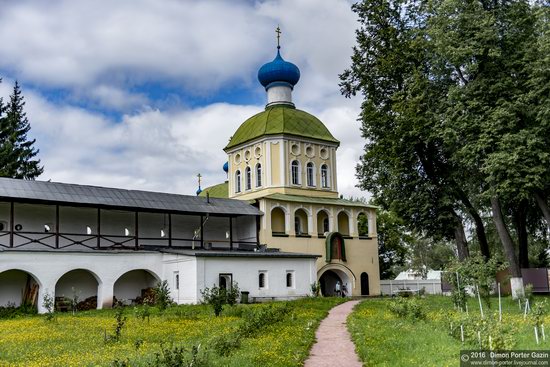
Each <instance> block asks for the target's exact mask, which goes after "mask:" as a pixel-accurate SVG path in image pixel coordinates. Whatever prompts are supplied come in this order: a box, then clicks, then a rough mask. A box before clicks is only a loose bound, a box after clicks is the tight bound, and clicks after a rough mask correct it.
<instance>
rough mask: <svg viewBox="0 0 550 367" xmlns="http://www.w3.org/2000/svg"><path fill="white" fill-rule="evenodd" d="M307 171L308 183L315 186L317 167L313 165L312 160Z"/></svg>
mask: <svg viewBox="0 0 550 367" xmlns="http://www.w3.org/2000/svg"><path fill="white" fill-rule="evenodd" d="M306 172H307V185H308V186H310V187H313V186H315V167H314V166H313V163H312V162H309V163H308V164H307V168H306Z"/></svg>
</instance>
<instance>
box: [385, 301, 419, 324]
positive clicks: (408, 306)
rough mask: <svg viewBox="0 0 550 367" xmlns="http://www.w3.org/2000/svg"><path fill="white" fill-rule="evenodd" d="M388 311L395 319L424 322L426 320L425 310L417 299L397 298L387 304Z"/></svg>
mask: <svg viewBox="0 0 550 367" xmlns="http://www.w3.org/2000/svg"><path fill="white" fill-rule="evenodd" d="M388 307H389V310H390V312H392V313H393V314H395V315H396V316H397V317H401V318H409V319H411V320H413V321H414V320H424V319H425V318H426V310H425V308H424V305H423V304H422V302H421V301H420V300H418V298H416V297H409V298H403V297H398V298H396V299H394V300H392V301H391V302H390V304H389V306H388Z"/></svg>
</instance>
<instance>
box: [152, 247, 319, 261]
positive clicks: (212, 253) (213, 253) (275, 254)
mask: <svg viewBox="0 0 550 367" xmlns="http://www.w3.org/2000/svg"><path fill="white" fill-rule="evenodd" d="M159 251H160V252H163V253H167V254H178V255H187V256H196V257H262V258H281V257H291V258H314V259H316V258H318V257H321V255H317V254H305V253H299V252H280V251H265V252H264V251H217V250H183V249H175V248H171V249H170V248H163V249H159Z"/></svg>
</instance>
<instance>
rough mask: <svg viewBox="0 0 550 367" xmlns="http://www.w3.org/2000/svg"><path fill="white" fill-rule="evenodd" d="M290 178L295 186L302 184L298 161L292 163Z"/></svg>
mask: <svg viewBox="0 0 550 367" xmlns="http://www.w3.org/2000/svg"><path fill="white" fill-rule="evenodd" d="M290 177H291V180H292V184H293V185H299V184H300V163H299V162H298V161H292V163H291V164H290Z"/></svg>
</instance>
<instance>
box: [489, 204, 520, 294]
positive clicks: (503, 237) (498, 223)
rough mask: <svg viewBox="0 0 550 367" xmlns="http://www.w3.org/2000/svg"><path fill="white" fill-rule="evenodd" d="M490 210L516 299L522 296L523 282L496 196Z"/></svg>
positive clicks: (512, 243) (512, 242)
mask: <svg viewBox="0 0 550 367" xmlns="http://www.w3.org/2000/svg"><path fill="white" fill-rule="evenodd" d="M491 208H492V209H493V221H494V222H495V227H496V229H497V233H498V236H499V237H500V242H502V247H503V248H504V253H505V254H506V258H507V260H508V265H509V269H510V275H511V279H510V285H511V287H512V298H514V299H516V298H518V297H520V296H522V295H523V280H522V278H521V269H520V267H519V264H518V261H517V258H516V253H515V249H514V241H513V240H512V237H510V232H508V228H507V227H506V223H505V222H504V218H503V216H502V210H501V208H500V201H499V199H498V197H497V196H493V197H492V198H491Z"/></svg>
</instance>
